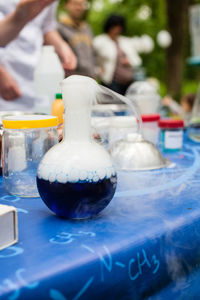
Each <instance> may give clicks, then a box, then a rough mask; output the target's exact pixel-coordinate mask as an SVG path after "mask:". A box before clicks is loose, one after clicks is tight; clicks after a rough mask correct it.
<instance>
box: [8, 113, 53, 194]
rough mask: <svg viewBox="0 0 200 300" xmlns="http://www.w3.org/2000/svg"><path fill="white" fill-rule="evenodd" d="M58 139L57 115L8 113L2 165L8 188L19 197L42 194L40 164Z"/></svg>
mask: <svg viewBox="0 0 200 300" xmlns="http://www.w3.org/2000/svg"><path fill="white" fill-rule="evenodd" d="M57 143H58V134H57V117H53V116H48V115H21V116H8V117H5V118H4V119H3V139H2V151H3V152H2V166H3V181H4V185H5V188H6V190H7V191H8V192H9V193H10V194H12V195H16V196H19V197H39V194H38V191H37V185H36V173H37V167H38V164H39V162H40V160H41V158H42V157H43V156H44V154H45V153H46V152H47V151H48V150H49V149H50V148H51V147H52V146H53V145H55V144H57Z"/></svg>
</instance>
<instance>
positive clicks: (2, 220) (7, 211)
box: [0, 204, 18, 250]
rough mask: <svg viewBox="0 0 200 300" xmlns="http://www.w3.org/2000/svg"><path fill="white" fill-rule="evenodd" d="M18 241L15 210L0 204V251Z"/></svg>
mask: <svg viewBox="0 0 200 300" xmlns="http://www.w3.org/2000/svg"><path fill="white" fill-rule="evenodd" d="M17 241H18V228H17V210H16V208H15V207H13V206H8V205H1V204H0V250H2V249H4V248H6V247H9V246H11V245H13V244H15V243H16V242H17Z"/></svg>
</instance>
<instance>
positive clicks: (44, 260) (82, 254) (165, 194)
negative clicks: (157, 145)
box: [0, 142, 200, 300]
mask: <svg viewBox="0 0 200 300" xmlns="http://www.w3.org/2000/svg"><path fill="white" fill-rule="evenodd" d="M167 156H168V158H169V159H170V160H171V161H172V162H174V164H172V165H171V167H170V168H166V169H162V170H155V171H151V172H150V171H148V172H132V173H126V172H121V173H119V174H118V188H117V192H116V195H115V197H114V199H113V200H112V202H111V203H110V205H109V206H108V207H107V208H106V209H105V210H104V211H103V212H102V213H101V214H100V215H98V216H97V217H96V218H93V219H91V220H85V221H66V220H63V219H60V218H58V217H56V216H55V215H53V214H52V213H51V212H50V211H49V210H48V208H47V207H46V206H45V205H44V204H43V202H42V201H41V199H40V198H34V199H33V198H31V199H28V198H27V199H20V198H18V197H14V196H11V195H8V194H7V193H6V191H5V190H4V187H3V184H2V181H1V182H0V196H1V198H0V203H2V204H8V205H14V206H16V207H17V209H18V216H19V243H18V244H16V245H14V246H12V247H9V248H7V249H5V250H3V251H1V252H0V297H1V299H9V300H16V299H25V300H27V299H54V300H66V299H67V300H78V299H82V300H84V299H87V300H88V299H92V300H94V299H95V300H96V299H97V300H98V299H101V300H102V299H109V300H112V299H115V300H117V299H123V300H125V299H126V300H133V299H152V300H157V299H187V300H188V299H200V296H199V292H200V285H199V278H200V270H199V264H200V146H199V145H198V144H195V143H190V142H186V143H185V146H184V149H183V151H182V152H179V153H176V154H170V155H167Z"/></svg>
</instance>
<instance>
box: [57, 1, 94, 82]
mask: <svg viewBox="0 0 200 300" xmlns="http://www.w3.org/2000/svg"><path fill="white" fill-rule="evenodd" d="M87 5H88V4H87V1H86V0H66V2H65V8H66V10H67V15H66V16H64V17H60V22H59V24H58V32H59V33H60V35H61V36H62V37H63V39H64V40H65V41H67V42H68V43H69V45H70V46H71V48H72V49H73V51H74V53H75V54H76V56H77V60H78V64H77V68H76V69H75V70H74V71H72V72H67V73H66V75H71V74H79V75H85V76H89V77H92V78H95V77H96V72H97V70H96V58H95V53H94V48H93V42H92V40H93V33H92V30H91V28H90V26H89V25H88V24H87V22H86V21H85V20H84V18H85V14H86V10H87Z"/></svg>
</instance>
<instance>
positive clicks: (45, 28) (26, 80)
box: [0, 0, 77, 111]
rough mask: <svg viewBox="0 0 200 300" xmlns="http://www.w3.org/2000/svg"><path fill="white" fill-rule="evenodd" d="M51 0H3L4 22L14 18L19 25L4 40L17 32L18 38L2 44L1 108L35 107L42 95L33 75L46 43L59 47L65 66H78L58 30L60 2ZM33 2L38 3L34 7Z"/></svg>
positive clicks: (0, 7)
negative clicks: (57, 20)
mask: <svg viewBox="0 0 200 300" xmlns="http://www.w3.org/2000/svg"><path fill="white" fill-rule="evenodd" d="M51 2H54V1H49V0H7V1H0V22H3V24H5V23H4V22H8V23H9V22H11V21H12V18H13V21H14V25H12V26H16V31H15V32H14V34H13V36H12V35H11V36H10V39H8V40H7V41H5V43H3V44H6V42H9V40H12V39H13V38H15V36H16V38H15V39H14V40H13V41H11V42H10V43H8V44H7V45H6V46H4V47H1V48H0V109H1V110H30V111H34V106H35V104H36V101H39V99H37V98H36V97H35V92H34V81H33V76H34V69H35V67H36V65H37V63H38V61H39V58H40V53H41V48H42V46H43V44H47V45H53V46H54V47H55V50H56V52H57V54H58V55H59V57H60V59H61V61H62V63H63V67H64V68H65V69H74V68H75V67H76V63H77V61H76V57H75V55H74V53H73V51H72V50H71V48H70V47H69V45H68V44H67V43H66V42H65V41H64V40H63V39H62V38H61V36H60V35H59V34H58V32H57V31H56V30H55V29H56V21H55V13H56V9H57V4H56V3H53V4H51ZM56 2H57V1H56ZM49 4H50V5H49ZM31 5H34V9H33V6H31ZM47 5H48V7H46V6H47ZM16 14H17V16H18V17H19V16H20V17H19V18H18V17H17V19H15V17H13V15H14V16H16ZM9 19H11V21H9ZM11 23H12V22H11ZM0 24H1V23H0ZM19 24H20V25H19ZM8 29H9V28H7V30H8ZM11 31H12V30H11ZM11 31H10V32H11ZM17 31H18V32H17ZM1 45H2V43H1Z"/></svg>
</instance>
